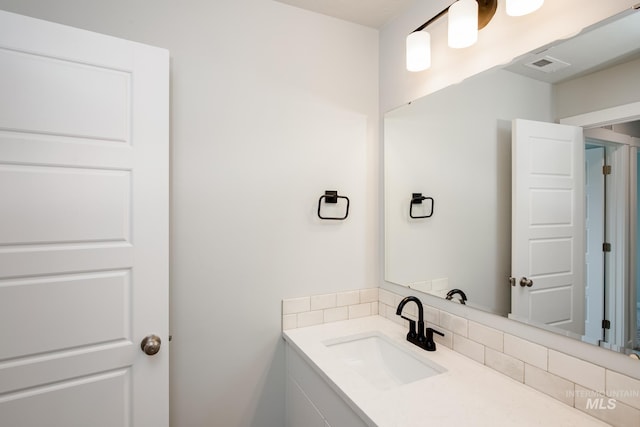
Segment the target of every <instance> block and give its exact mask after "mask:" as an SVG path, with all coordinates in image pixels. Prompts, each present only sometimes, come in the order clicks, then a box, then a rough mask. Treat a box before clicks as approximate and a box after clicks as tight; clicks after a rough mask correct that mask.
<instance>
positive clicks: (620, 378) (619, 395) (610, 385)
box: [605, 368, 640, 409]
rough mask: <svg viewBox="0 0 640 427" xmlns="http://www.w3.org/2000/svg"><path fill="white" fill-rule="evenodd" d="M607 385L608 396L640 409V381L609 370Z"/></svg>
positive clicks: (606, 374)
mask: <svg viewBox="0 0 640 427" xmlns="http://www.w3.org/2000/svg"><path fill="white" fill-rule="evenodd" d="M638 369H640V368H638ZM605 383H606V392H607V396H609V397H615V398H616V399H617V400H619V401H620V402H623V403H626V404H627V405H629V406H631V407H633V408H636V409H640V380H636V379H634V378H630V377H628V376H626V375H622V374H619V373H617V372H613V371H610V370H609V369H607V370H606V373H605Z"/></svg>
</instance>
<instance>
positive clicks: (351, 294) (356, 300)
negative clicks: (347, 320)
mask: <svg viewBox="0 0 640 427" xmlns="http://www.w3.org/2000/svg"><path fill="white" fill-rule="evenodd" d="M355 304H360V292H359V291H347V292H338V294H337V305H338V307H343V306H345V305H355Z"/></svg>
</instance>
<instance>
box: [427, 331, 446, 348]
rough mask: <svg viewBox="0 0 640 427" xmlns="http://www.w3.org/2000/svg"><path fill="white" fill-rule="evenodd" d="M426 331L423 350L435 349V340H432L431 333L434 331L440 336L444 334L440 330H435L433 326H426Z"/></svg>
mask: <svg viewBox="0 0 640 427" xmlns="http://www.w3.org/2000/svg"><path fill="white" fill-rule="evenodd" d="M425 331H426V333H427V342H426V343H425V348H424V349H425V350H427V351H436V343H435V341H433V333H434V332H435V333H436V334H438V335H440V336H442V337H443V336H444V334H443V333H442V332H440V331H436V330H435V329H433V328H427V329H425Z"/></svg>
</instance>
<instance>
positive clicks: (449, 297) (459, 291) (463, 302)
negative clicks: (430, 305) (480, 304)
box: [447, 289, 467, 304]
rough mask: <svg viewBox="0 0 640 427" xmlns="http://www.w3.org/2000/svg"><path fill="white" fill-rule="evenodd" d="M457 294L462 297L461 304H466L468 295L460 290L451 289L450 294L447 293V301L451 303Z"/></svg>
mask: <svg viewBox="0 0 640 427" xmlns="http://www.w3.org/2000/svg"><path fill="white" fill-rule="evenodd" d="M455 294H458V295H460V304H466V301H467V295H466V294H465V293H464V292H462V291H461V290H460V289H451V290H450V291H449V292H447V299H448V300H449V301H451V300H452V299H453V296H454V295H455Z"/></svg>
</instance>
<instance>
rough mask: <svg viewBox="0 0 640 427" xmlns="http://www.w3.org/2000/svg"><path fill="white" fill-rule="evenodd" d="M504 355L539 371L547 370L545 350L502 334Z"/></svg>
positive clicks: (520, 339) (539, 346)
mask: <svg viewBox="0 0 640 427" xmlns="http://www.w3.org/2000/svg"><path fill="white" fill-rule="evenodd" d="M504 353H505V354H508V355H509V356H513V357H515V358H516V359H519V360H522V361H523V362H525V363H528V364H530V365H533V366H536V367H538V368H540V369H544V370H546V369H547V353H548V351H547V348H546V347H543V346H541V345H539V344H535V343H532V342H530V341H527V340H523V339H522V338H518V337H516V336H513V335H509V334H504Z"/></svg>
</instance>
